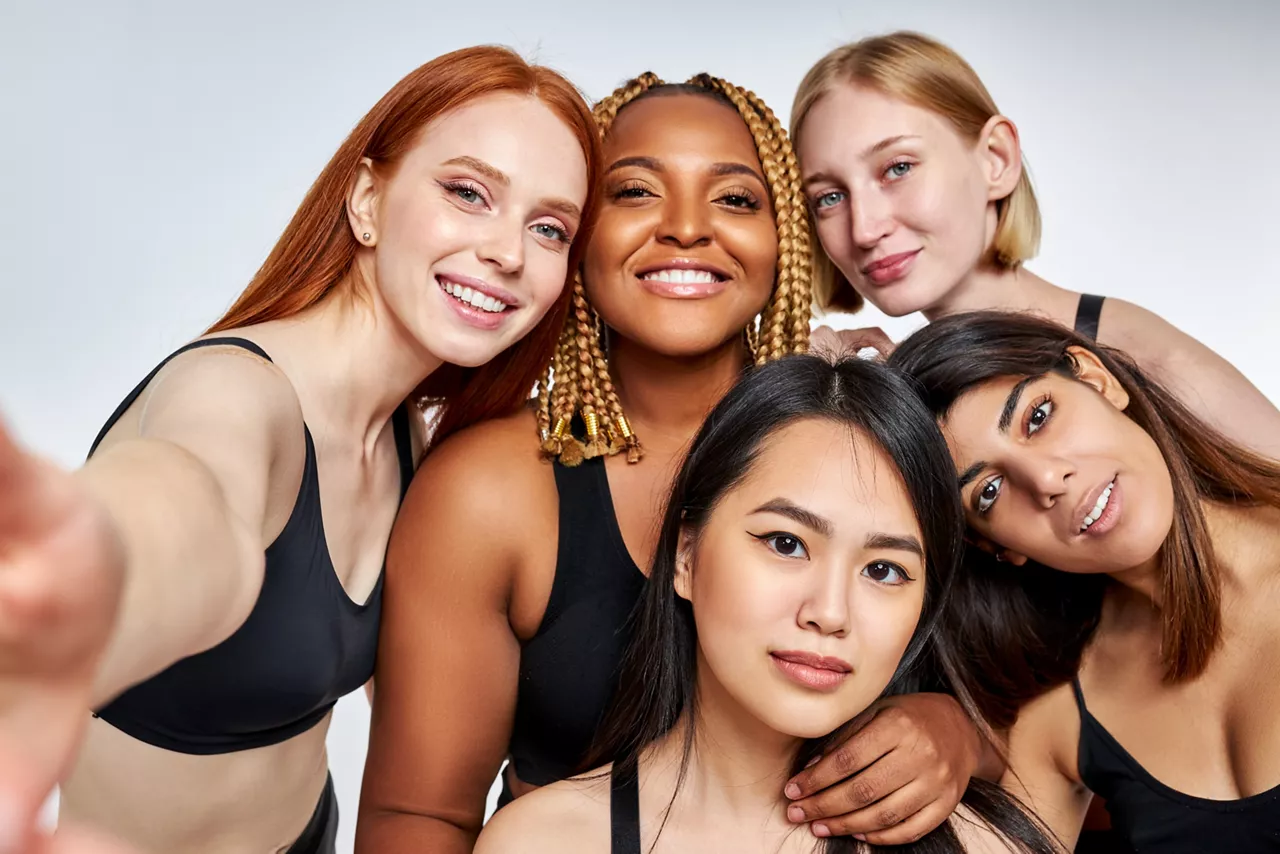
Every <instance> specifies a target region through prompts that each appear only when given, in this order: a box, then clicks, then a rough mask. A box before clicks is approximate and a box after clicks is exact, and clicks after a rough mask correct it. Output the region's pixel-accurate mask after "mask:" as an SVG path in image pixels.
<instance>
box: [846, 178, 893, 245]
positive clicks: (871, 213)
mask: <svg viewBox="0 0 1280 854" xmlns="http://www.w3.org/2000/svg"><path fill="white" fill-rule="evenodd" d="M891 214H892V208H891V206H890V204H889V200H888V199H887V198H885V195H884V193H882V192H880V191H879V190H876V189H863V190H859V191H858V192H856V193H855V192H852V191H851V192H850V193H849V216H850V220H851V223H850V228H851V229H852V230H853V242H854V243H855V244H857V246H858V248H859V249H874V248H875V246H876V244H877V243H879V242H880V241H881V240H883V239H884V238H885V237H888V236H889V234H890V233H891V232H892V231H893V217H892V215H891Z"/></svg>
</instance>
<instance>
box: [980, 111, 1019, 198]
mask: <svg viewBox="0 0 1280 854" xmlns="http://www.w3.org/2000/svg"><path fill="white" fill-rule="evenodd" d="M978 156H979V157H981V158H982V163H983V168H984V170H985V174H986V179H987V200H988V201H992V202H995V201H999V200H1000V199H1005V198H1008V197H1009V194H1011V193H1012V192H1013V190H1014V188H1015V187H1017V186H1018V179H1019V178H1021V177H1022V144H1021V143H1020V142H1019V141H1018V128H1017V127H1016V126H1015V125H1014V123H1013V122H1012V121H1010V120H1009V119H1007V118H1005V117H1004V116H992V117H991V118H989V119H987V123H986V124H985V125H983V127H982V132H981V133H980V134H978Z"/></svg>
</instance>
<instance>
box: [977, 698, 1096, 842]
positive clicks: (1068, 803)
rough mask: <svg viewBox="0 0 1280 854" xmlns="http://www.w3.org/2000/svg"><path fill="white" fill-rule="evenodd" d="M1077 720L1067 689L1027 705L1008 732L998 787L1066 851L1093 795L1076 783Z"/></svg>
mask: <svg viewBox="0 0 1280 854" xmlns="http://www.w3.org/2000/svg"><path fill="white" fill-rule="evenodd" d="M1079 744H1080V716H1079V712H1078V711H1077V710H1076V707H1075V700H1074V697H1073V695H1072V691H1071V686H1070V685H1060V686H1058V687H1057V688H1054V689H1053V690H1052V691H1050V692H1048V693H1047V694H1045V695H1043V696H1041V697H1038V698H1036V699H1035V700H1033V701H1031V702H1030V703H1028V704H1027V705H1026V706H1025V707H1024V708H1023V709H1022V711H1021V712H1020V713H1019V715H1018V720H1017V722H1016V723H1014V725H1013V728H1012V729H1011V730H1010V731H1009V768H1008V770H1006V771H1005V774H1004V778H1003V779H1002V780H1001V781H1000V783H1001V785H1002V786H1003V787H1004V788H1005V789H1006V790H1007V791H1009V792H1011V793H1012V794H1013V795H1015V796H1016V797H1017V798H1018V799H1019V800H1021V801H1022V802H1023V803H1024V804H1026V805H1027V806H1028V807H1030V808H1031V810H1032V811H1034V812H1035V814H1036V815H1037V816H1039V818H1040V820H1041V821H1042V822H1043V823H1044V824H1045V825H1047V826H1048V828H1049V829H1050V830H1051V831H1052V832H1053V833H1054V834H1055V835H1056V836H1057V837H1058V839H1059V840H1060V841H1061V842H1062V843H1063V844H1064V845H1065V846H1066V850H1068V851H1070V850H1072V849H1073V848H1074V846H1075V843H1076V839H1077V837H1079V835H1080V827H1081V825H1082V824H1083V823H1084V816H1085V812H1086V811H1087V810H1088V808H1089V801H1090V800H1091V798H1092V797H1093V796H1092V794H1091V793H1090V792H1089V790H1088V789H1086V788H1085V787H1084V785H1083V784H1081V783H1080V782H1079V770H1078V767H1077V763H1076V759H1075V757H1076V752H1077V750H1078V749H1079Z"/></svg>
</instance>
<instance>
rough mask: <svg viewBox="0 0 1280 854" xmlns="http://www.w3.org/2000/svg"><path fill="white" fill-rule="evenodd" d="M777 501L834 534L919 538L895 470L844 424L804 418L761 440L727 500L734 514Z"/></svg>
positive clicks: (882, 454)
mask: <svg viewBox="0 0 1280 854" xmlns="http://www.w3.org/2000/svg"><path fill="white" fill-rule="evenodd" d="M779 497H782V498H787V499H790V500H791V501H793V502H795V503H796V504H799V505H800V506H802V507H804V508H806V509H808V510H812V511H814V512H815V513H819V514H820V515H823V516H825V517H827V518H828V519H830V520H832V521H833V522H834V523H835V525H836V530H837V533H838V534H853V535H857V536H861V535H862V534H863V533H864V532H867V531H872V530H875V531H892V532H894V533H908V532H911V533H915V534H917V535H919V531H920V529H919V523H918V522H917V520H916V517H915V512H914V511H913V510H912V507H911V500H910V497H909V495H908V494H907V489H906V485H905V484H904V483H903V480H902V475H901V474H899V472H898V469H897V466H895V465H894V463H893V461H892V460H891V459H890V458H889V456H888V454H886V453H885V452H884V451H883V450H882V449H881V448H880V447H879V446H878V445H877V444H876V443H874V442H872V441H871V440H870V439H869V438H867V437H866V436H864V435H863V434H862V433H860V432H858V431H855V430H851V429H850V428H849V427H848V426H847V425H844V424H837V423H835V422H832V421H827V420H825V419H805V420H803V421H798V422H796V423H794V424H790V425H788V426H787V427H784V428H783V429H781V430H779V431H778V432H776V433H775V434H773V435H772V436H771V437H769V438H768V439H767V440H765V442H764V444H763V445H762V446H761V449H760V453H759V454H758V455H757V458H756V463H755V466H754V467H753V468H752V470H751V473H750V474H749V475H748V477H747V478H746V479H745V480H744V481H743V482H742V484H741V485H740V486H739V487H738V488H737V489H736V490H735V492H734V496H733V498H734V499H736V503H737V504H738V509H739V510H743V511H745V512H750V510H751V509H753V508H754V507H757V506H759V505H760V504H761V503H763V502H765V501H768V500H769V499H772V498H779ZM727 498H728V497H726V500H727ZM745 505H750V506H749V507H748V506H745Z"/></svg>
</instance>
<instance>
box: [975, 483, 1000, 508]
mask: <svg viewBox="0 0 1280 854" xmlns="http://www.w3.org/2000/svg"><path fill="white" fill-rule="evenodd" d="M1003 484H1004V478H1003V477H993V478H991V480H989V481H987V482H986V483H984V484H982V486H980V487H978V497H977V501H976V502H975V504H976V505H977V508H978V512H979V513H986V512H987V511H988V510H990V509H991V505H992V504H995V503H996V499H997V498H999V497H1000V487H1001V486H1002V485H1003Z"/></svg>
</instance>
